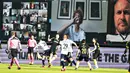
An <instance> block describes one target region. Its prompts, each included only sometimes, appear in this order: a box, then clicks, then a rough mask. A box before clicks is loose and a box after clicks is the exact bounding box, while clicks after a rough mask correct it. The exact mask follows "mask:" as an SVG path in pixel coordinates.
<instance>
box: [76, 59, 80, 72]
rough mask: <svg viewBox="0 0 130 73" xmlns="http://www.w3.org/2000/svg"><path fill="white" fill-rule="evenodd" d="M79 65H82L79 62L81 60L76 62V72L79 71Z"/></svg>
mask: <svg viewBox="0 0 130 73" xmlns="http://www.w3.org/2000/svg"><path fill="white" fill-rule="evenodd" d="M79 63H80V61H79V60H77V62H76V66H75V70H77V69H78V67H79Z"/></svg>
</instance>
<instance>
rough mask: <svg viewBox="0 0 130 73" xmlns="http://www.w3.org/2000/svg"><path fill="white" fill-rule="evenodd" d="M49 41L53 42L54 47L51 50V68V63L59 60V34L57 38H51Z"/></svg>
mask: <svg viewBox="0 0 130 73" xmlns="http://www.w3.org/2000/svg"><path fill="white" fill-rule="evenodd" d="M49 40H51V41H52V45H51V48H50V58H49V66H48V67H51V62H52V61H53V60H55V59H56V58H57V54H56V52H57V45H58V43H59V34H56V37H53V38H51V39H50V37H49Z"/></svg>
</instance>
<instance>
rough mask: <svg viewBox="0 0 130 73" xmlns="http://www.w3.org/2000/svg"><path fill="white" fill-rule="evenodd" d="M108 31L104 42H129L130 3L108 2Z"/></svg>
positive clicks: (112, 0) (117, 0)
mask: <svg viewBox="0 0 130 73" xmlns="http://www.w3.org/2000/svg"><path fill="white" fill-rule="evenodd" d="M108 6H109V7H108V27H107V28H108V29H107V33H108V34H107V35H106V40H107V41H111V42H126V41H129V40H130V35H129V34H130V7H129V6H130V2H129V1H128V0H122V1H120V0H110V1H109V5H108Z"/></svg>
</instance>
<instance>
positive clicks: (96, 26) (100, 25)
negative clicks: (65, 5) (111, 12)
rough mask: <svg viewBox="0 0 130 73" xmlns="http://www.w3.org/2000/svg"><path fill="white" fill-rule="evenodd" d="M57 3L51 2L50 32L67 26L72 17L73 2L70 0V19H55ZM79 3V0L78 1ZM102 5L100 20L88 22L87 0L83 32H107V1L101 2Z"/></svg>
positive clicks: (55, 0) (56, 1)
mask: <svg viewBox="0 0 130 73" xmlns="http://www.w3.org/2000/svg"><path fill="white" fill-rule="evenodd" d="M58 1H59V0H54V1H52V16H51V17H52V23H51V31H57V30H58V29H59V28H61V27H62V26H63V25H64V24H69V23H71V22H72V16H73V7H74V0H72V11H71V12H72V13H71V19H70V20H67V19H57V13H58V12H57V11H58ZM79 1H80V0H79ZM101 3H102V20H89V19H88V7H89V6H88V4H89V0H87V7H86V9H87V12H86V13H87V14H86V15H87V19H86V20H84V21H83V23H82V25H81V28H82V29H84V30H85V32H98V33H105V32H107V11H108V1H107V0H101Z"/></svg>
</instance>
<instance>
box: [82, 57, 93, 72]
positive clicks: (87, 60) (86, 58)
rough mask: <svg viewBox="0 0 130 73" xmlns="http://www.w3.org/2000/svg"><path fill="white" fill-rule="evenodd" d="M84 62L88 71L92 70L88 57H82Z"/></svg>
mask: <svg viewBox="0 0 130 73" xmlns="http://www.w3.org/2000/svg"><path fill="white" fill-rule="evenodd" d="M84 60H85V61H86V62H87V64H88V67H89V69H90V71H91V70H92V66H91V64H90V62H89V58H88V57H84Z"/></svg>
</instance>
